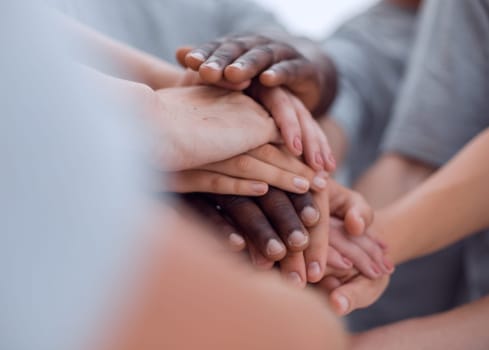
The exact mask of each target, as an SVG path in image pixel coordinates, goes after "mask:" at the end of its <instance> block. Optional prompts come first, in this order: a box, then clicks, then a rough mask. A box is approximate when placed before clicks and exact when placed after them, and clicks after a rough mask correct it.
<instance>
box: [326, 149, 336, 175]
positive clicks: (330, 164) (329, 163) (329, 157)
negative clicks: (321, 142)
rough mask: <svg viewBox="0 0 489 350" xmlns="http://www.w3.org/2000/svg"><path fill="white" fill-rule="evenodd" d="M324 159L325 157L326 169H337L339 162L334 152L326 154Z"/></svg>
mask: <svg viewBox="0 0 489 350" xmlns="http://www.w3.org/2000/svg"><path fill="white" fill-rule="evenodd" d="M324 159H325V166H326V170H328V171H330V172H333V171H335V170H336V165H337V163H336V159H335V157H334V156H333V154H332V153H329V154H326V155H325V156H324Z"/></svg>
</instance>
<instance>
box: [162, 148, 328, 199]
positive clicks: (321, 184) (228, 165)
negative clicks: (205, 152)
mask: <svg viewBox="0 0 489 350" xmlns="http://www.w3.org/2000/svg"><path fill="white" fill-rule="evenodd" d="M326 178H327V175H326V174H324V173H315V172H314V171H313V170H311V169H310V168H309V167H308V166H306V165H305V164H304V163H302V162H301V161H300V160H298V159H297V158H295V157H293V156H292V155H290V153H289V152H287V151H285V150H283V149H280V148H278V147H276V146H273V145H269V144H268V145H264V146H260V147H258V148H256V149H254V150H252V151H250V152H248V153H247V154H243V155H239V156H237V157H233V158H231V159H228V160H225V161H221V162H217V163H213V164H209V165H204V166H202V167H199V168H196V169H192V170H186V171H182V172H171V173H167V174H166V175H165V185H164V191H170V192H177V193H190V192H209V193H216V194H233V195H241V196H261V195H264V194H265V193H266V192H267V191H268V185H270V186H274V187H277V188H280V189H282V190H284V191H288V192H292V193H305V192H307V191H309V189H310V188H312V189H314V190H316V191H320V190H323V189H324V188H325V187H326Z"/></svg>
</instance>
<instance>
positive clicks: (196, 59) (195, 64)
mask: <svg viewBox="0 0 489 350" xmlns="http://www.w3.org/2000/svg"><path fill="white" fill-rule="evenodd" d="M183 59H184V63H185V64H184V65H185V66H186V67H188V68H191V69H193V70H199V68H200V66H201V65H202V63H204V62H205V57H204V55H203V54H202V53H200V52H197V51H194V52H188V53H187V54H185V56H184V58H183Z"/></svg>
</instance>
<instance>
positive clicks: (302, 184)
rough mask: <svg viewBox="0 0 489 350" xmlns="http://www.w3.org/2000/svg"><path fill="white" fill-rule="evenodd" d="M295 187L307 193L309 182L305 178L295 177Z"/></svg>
mask: <svg viewBox="0 0 489 350" xmlns="http://www.w3.org/2000/svg"><path fill="white" fill-rule="evenodd" d="M294 186H295V187H297V188H298V189H299V190H301V191H307V190H308V189H309V181H307V180H306V179H304V178H303V177H294Z"/></svg>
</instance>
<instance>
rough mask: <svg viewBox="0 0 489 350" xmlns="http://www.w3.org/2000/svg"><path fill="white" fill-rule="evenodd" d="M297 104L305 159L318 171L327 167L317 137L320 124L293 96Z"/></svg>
mask: <svg viewBox="0 0 489 350" xmlns="http://www.w3.org/2000/svg"><path fill="white" fill-rule="evenodd" d="M291 99H292V101H293V104H294V106H295V112H296V115H297V118H298V119H299V123H300V126H301V130H302V139H303V140H305V142H304V159H305V160H306V163H307V164H308V165H309V166H310V167H312V168H313V169H314V170H316V171H321V170H325V169H326V161H325V159H324V158H325V157H324V156H323V154H322V150H321V144H320V142H319V140H318V139H317V135H318V130H319V125H318V124H317V123H316V122H315V120H314V118H313V117H312V115H311V113H310V112H309V111H308V110H307V109H306V108H305V107H304V105H303V104H302V102H301V101H299V100H298V99H297V98H296V97H294V96H292V97H291Z"/></svg>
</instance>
